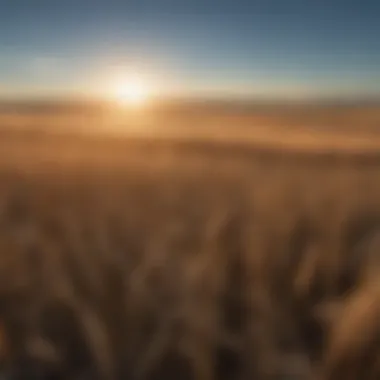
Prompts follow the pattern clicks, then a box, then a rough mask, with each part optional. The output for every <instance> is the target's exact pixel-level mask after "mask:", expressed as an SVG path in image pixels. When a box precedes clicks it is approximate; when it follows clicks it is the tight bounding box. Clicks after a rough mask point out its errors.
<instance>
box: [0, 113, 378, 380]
mask: <svg viewBox="0 0 380 380" xmlns="http://www.w3.org/2000/svg"><path fill="white" fill-rule="evenodd" d="M317 111H318V112H317ZM156 112H157V111H156ZM187 112H189V111H187ZM203 112H204V114H203V115H201V116H202V117H201V116H199V114H195V116H194V114H193V113H191V112H189V113H188V114H186V113H184V114H182V118H181V117H180V116H178V115H177V116H176V117H174V116H173V115H169V116H170V117H169V116H168V115H167V114H160V115H161V116H160V117H158V116H159V114H157V113H156V117H157V118H152V116H151V118H150V120H148V121H147V120H146V119H145V120H144V115H145V118H146V114H144V115H143V114H141V113H140V114H137V113H135V114H134V116H133V118H132V116H131V115H130V114H128V115H126V114H123V115H119V116H115V114H113V115H112V119H111V116H110V114H108V113H102V115H103V116H102V117H103V119H102V118H100V116H99V114H96V115H95V114H94V115H91V114H90V115H85V116H83V115H82V116H81V117H78V116H75V117H74V116H73V115H65V114H64V115H60V116H57V115H55V117H54V115H50V116H47V115H46V114H45V115H42V116H41V115H37V116H36V115H33V116H31V115H25V114H24V115H18V116H17V115H12V116H10V114H9V113H8V114H7V115H4V114H3V116H2V117H3V119H1V117H0V120H3V121H2V122H0V125H2V128H0V155H1V161H0V252H1V260H0V305H3V306H4V307H3V308H0V312H1V314H0V317H1V319H2V320H3V321H4V327H3V329H4V331H5V335H6V337H7V340H6V341H7V342H11V344H10V347H8V350H7V351H6V353H7V355H6V358H5V359H6V360H9V361H10V363H12V364H13V366H17V365H21V366H22V365H25V364H23V363H25V361H24V356H22V355H21V354H20V352H24V351H25V347H37V348H38V349H35V350H31V349H29V351H27V350H26V351H25V352H26V354H25V355H29V356H28V359H29V361H28V362H27V363H31V364H30V365H31V366H32V368H34V367H33V365H35V363H37V364H38V366H39V367H38V368H39V371H40V372H39V373H42V374H44V376H45V377H42V378H49V377H48V375H50V376H52V375H51V373H53V374H55V376H56V374H57V373H59V374H61V373H66V374H70V376H71V375H72V377H70V378H74V377H75V376H82V377H81V378H94V376H95V375H94V373H95V374H102V375H103V376H106V375H107V376H109V377H110V378H115V379H124V378H127V377H129V378H133V379H134V378H136V379H145V378H146V379H178V378H184V379H192V378H194V379H205V380H209V379H236V378H240V379H253V378H255V379H284V378H287V379H289V378H290V379H295V378H297V379H305V380H306V379H312V378H315V377H313V376H316V375H318V376H320V377H319V378H321V379H326V380H327V379H331V380H332V379H334V380H335V379H349V378H350V379H358V378H360V379H374V378H378V376H379V375H380V373H379V372H378V366H377V363H378V359H379V357H380V350H379V347H378V346H377V345H376V344H377V343H376V342H374V341H373V340H372V337H376V336H378V335H377V334H379V333H380V325H379V322H378V321H380V313H379V310H380V308H379V305H380V296H379V292H378V285H377V284H378V282H377V281H378V280H377V278H378V276H379V274H380V269H379V268H380V266H379V264H380V256H379V252H380V246H379V244H380V240H379V236H380V235H379V233H380V197H379V194H380V150H379V149H380V130H378V131H377V130H376V128H375V127H376V126H378V127H379V128H380V125H379V124H378V120H379V111H378V110H377V109H376V110H373V109H366V110H363V109H361V110H360V109H359V110H358V109H356V110H354V109H349V110H347V109H345V110H343V111H342V110H329V111H328V112H327V111H324V112H322V111H321V110H308V112H306V111H305V110H303V111H302V112H301V110H294V109H292V110H291V111H289V110H277V111H276V112H274V111H273V110H271V111H270V112H269V111H268V110H266V111H265V112H264V111H261V113H256V114H252V113H249V112H248V113H247V112H246V111H245V112H242V111H239V112H240V113H239V114H222V115H221V114H214V115H213V114H212V113H210V112H209V113H207V112H206V111H203ZM104 115H105V116H104ZM152 115H153V114H152ZM157 115H158V116H157ZM191 115H193V116H191ZM25 120H29V123H30V125H29V126H27V123H26V122H25ZM89 120H92V124H91V123H90V122H89ZM154 120H156V124H154V123H153V121H154ZM196 120H198V123H196ZM111 121H112V122H111ZM12 123H13V124H12ZM328 123H330V124H333V127H332V128H331V129H329V128H327V125H328ZM330 124H329V125H330ZM17 125H18V127H17ZM65 125H66V126H67V127H66V128H65ZM321 125H322V126H321ZM76 126H78V130H77V131H75V127H76ZM14 326H17V328H15V327H14ZM54 326H55V327H54ZM78 326H79V327H78ZM59 331H64V332H65V333H64V334H59V333H58V332H59ZM359 337H360V339H359ZM41 342H44V345H42V346H41V344H42V343H41ZM41 347H44V349H41ZM46 347H50V351H49V350H46V349H45V348H46ZM51 350H53V351H51ZM51 352H55V354H56V355H57V357H58V359H59V360H53V359H52V356H51ZM36 353H38V355H37V354H36ZM20 355H21V356H20ZM91 371H93V372H91ZM83 373H85V374H87V376H88V377H83ZM41 376H42V375H41ZM50 378H56V377H50ZM65 378H66V377H65Z"/></svg>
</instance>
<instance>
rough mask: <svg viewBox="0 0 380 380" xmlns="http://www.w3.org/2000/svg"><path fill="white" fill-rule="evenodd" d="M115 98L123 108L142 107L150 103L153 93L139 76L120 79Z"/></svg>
mask: <svg viewBox="0 0 380 380" xmlns="http://www.w3.org/2000/svg"><path fill="white" fill-rule="evenodd" d="M114 96H115V97H116V100H117V101H118V103H119V104H121V105H123V106H133V107H137V106H142V105H144V104H146V103H147V102H148V101H149V98H150V96H151V91H150V89H149V87H148V86H147V84H146V83H144V82H143V81H142V79H141V78H140V77H138V76H132V77H129V78H124V79H120V81H119V83H117V85H116V90H115V94H114Z"/></svg>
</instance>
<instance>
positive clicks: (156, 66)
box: [0, 0, 380, 97]
mask: <svg viewBox="0 0 380 380" xmlns="http://www.w3.org/2000/svg"><path fill="white" fill-rule="evenodd" d="M379 20H380V2H378V1H369V0H362V1H352V0H345V1H341V0H335V1H334V0H330V1H325V0H319V1H317V0H302V1H301V0H246V1H245V0H108V1H107V0H75V1H74V0H66V1H64V0H62V1H58V0H33V1H31V0H0V94H3V95H4V94H5V95H9V96H14V95H17V96H23V95H27V96H30V95H37V96H38V95H40V94H44V95H45V94H47V95H48V94H83V95H91V94H94V93H96V94H100V93H101V92H102V89H103V88H104V85H105V83H106V82H107V80H110V79H108V78H111V77H112V72H113V70H114V69H115V67H117V68H123V67H125V69H126V70H128V69H129V68H133V69H134V70H137V71H141V72H142V73H143V74H144V75H146V76H147V77H148V78H150V80H152V81H153V82H154V83H155V85H156V87H157V89H159V91H160V92H161V93H162V94H164V95H172V94H183V95H191V96H193V95H195V96H197V95H205V94H206V95H209V96H216V95H217V96H219V95H222V96H230V95H242V96H250V95H255V96H257V95H259V96H275V97H278V96H280V97H282V96H284V97H292V96H295V97H307V96H315V95H317V96H318V95H334V96H335V95H338V96H356V95H357V96H362V95H372V94H379V93H380V38H379V36H380V22H379Z"/></svg>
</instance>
